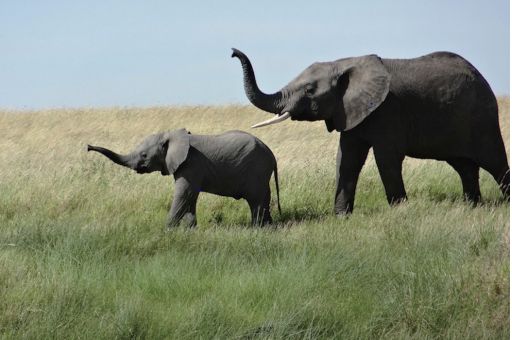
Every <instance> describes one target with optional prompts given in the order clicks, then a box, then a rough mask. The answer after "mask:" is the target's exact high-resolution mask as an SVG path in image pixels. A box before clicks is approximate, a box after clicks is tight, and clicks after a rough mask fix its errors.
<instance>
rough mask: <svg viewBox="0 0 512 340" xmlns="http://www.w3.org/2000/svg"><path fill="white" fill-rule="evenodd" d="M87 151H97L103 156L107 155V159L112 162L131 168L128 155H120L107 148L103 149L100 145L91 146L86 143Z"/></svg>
mask: <svg viewBox="0 0 512 340" xmlns="http://www.w3.org/2000/svg"><path fill="white" fill-rule="evenodd" d="M87 151H96V152H99V153H101V154H102V155H104V156H105V157H107V158H108V159H110V160H111V161H112V162H114V163H116V164H119V165H122V166H126V167H128V168H130V169H133V164H132V162H130V160H131V157H130V156H127V155H120V154H118V153H115V152H114V151H111V150H109V149H105V148H102V147H100V146H92V145H87Z"/></svg>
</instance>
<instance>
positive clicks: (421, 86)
mask: <svg viewBox="0 0 512 340" xmlns="http://www.w3.org/2000/svg"><path fill="white" fill-rule="evenodd" d="M382 62H383V64H384V66H385V67H386V69H387V70H388V72H389V73H390V74H391V83H390V92H391V93H393V94H394V95H396V96H397V97H401V98H404V97H405V98H404V99H407V97H408V98H410V99H411V98H412V99H414V100H422V101H424V102H425V104H430V105H434V106H435V105H440V106H442V107H446V106H449V105H450V104H456V102H457V101H458V100H463V101H465V102H466V101H467V100H470V99H474V100H475V101H478V102H480V105H484V106H487V107H493V108H495V107H497V105H496V98H495V96H494V93H493V92H492V89H491V87H490V86H489V83H488V82H487V81H486V80H485V78H484V77H483V76H482V74H481V73H480V72H479V71H478V70H477V69H476V68H475V67H474V66H473V65H472V64H471V63H470V62H469V61H467V60H466V59H464V58H463V57H461V56H460V55H458V54H455V53H451V52H434V53H430V54H427V55H424V56H421V57H418V58H413V59H382ZM496 113H497V112H496Z"/></svg>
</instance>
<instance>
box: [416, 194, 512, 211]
mask: <svg viewBox="0 0 512 340" xmlns="http://www.w3.org/2000/svg"><path fill="white" fill-rule="evenodd" d="M414 197H422V198H424V199H427V200H429V201H432V202H435V203H446V202H449V203H457V204H467V205H468V206H472V207H484V208H495V207H498V206H501V205H503V204H508V203H509V202H510V198H509V197H505V196H503V195H499V196H496V195H492V197H488V198H486V197H485V196H482V198H481V199H480V202H478V203H477V204H473V203H472V202H471V201H469V200H467V199H466V198H465V197H464V196H463V194H462V193H461V192H435V193H432V192H431V193H428V194H426V195H425V194H422V193H416V194H415V195H413V196H412V199H414Z"/></svg>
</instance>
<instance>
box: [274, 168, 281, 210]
mask: <svg viewBox="0 0 512 340" xmlns="http://www.w3.org/2000/svg"><path fill="white" fill-rule="evenodd" d="M274 180H275V181H276V194H277V209H278V210H279V214H281V203H280V201H279V179H278V177H277V161H274Z"/></svg>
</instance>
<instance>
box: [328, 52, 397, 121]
mask: <svg viewBox="0 0 512 340" xmlns="http://www.w3.org/2000/svg"><path fill="white" fill-rule="evenodd" d="M335 63H336V64H337V65H336V67H337V71H338V78H337V79H336V82H337V83H336V86H337V90H338V91H340V92H341V96H342V97H341V99H342V102H341V103H340V105H339V107H338V110H337V112H336V113H335V114H334V115H333V117H332V118H331V119H329V120H326V122H325V124H326V126H327V129H328V130H329V131H332V130H333V129H336V130H337V131H347V130H350V129H352V128H354V127H356V126H357V125H358V124H360V123H361V122H362V121H363V120H364V119H365V118H366V117H368V116H369V115H370V113H372V112H373V111H374V110H375V109H377V108H378V107H379V105H380V104H382V102H383V101H384V99H386V96H387V95H388V92H389V83H390V80H391V75H390V74H389V72H388V71H387V69H386V68H385V67H384V64H382V60H381V59H380V58H379V57H378V56H376V55H368V56H364V57H358V58H349V59H341V60H339V61H336V62H335Z"/></svg>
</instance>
